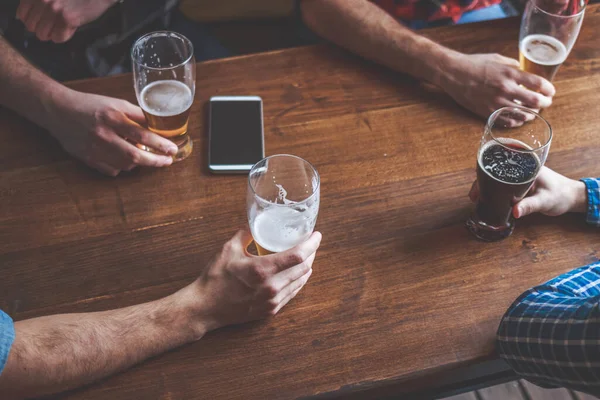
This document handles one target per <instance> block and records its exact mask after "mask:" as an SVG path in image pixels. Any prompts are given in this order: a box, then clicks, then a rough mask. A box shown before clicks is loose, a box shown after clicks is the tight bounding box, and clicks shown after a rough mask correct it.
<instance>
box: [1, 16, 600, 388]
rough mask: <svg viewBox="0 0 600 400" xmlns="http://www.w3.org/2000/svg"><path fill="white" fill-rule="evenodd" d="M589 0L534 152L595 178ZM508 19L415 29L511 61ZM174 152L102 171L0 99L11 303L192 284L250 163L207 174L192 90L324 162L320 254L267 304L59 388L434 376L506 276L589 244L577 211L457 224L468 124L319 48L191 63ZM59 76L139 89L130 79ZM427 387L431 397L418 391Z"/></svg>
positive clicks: (526, 279)
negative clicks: (281, 304) (232, 172)
mask: <svg viewBox="0 0 600 400" xmlns="http://www.w3.org/2000/svg"><path fill="white" fill-rule="evenodd" d="M598 24H600V8H599V7H598V6H590V7H589V9H588V12H587V15H586V17H585V22H584V26H583V29H582V32H581V35H580V38H579V40H578V42H577V44H576V45H575V48H574V50H573V52H572V54H571V56H570V57H569V59H568V60H567V62H566V63H565V65H564V66H563V67H562V68H561V70H560V71H559V73H558V76H557V79H556V81H555V85H556V88H557V93H558V94H557V95H556V97H555V99H554V104H553V106H552V108H550V109H548V110H547V111H544V117H546V118H547V119H548V120H549V121H550V122H551V124H552V126H553V128H554V132H555V136H554V141H553V143H552V150H551V152H550V157H549V159H548V165H549V166H551V167H553V168H555V169H557V170H558V171H560V172H562V173H564V174H566V175H568V176H571V177H582V176H590V175H594V176H595V175H598V172H599V168H598V163H597V160H598V150H599V149H600V132H599V131H598V127H599V126H600V112H598V107H599V104H600V45H599V44H598V41H597V25H598ZM518 26H519V21H518V20H517V19H508V20H502V21H496V22H489V23H484V24H478V25H468V26H458V27H449V28H441V29H433V30H429V31H425V34H426V35H427V36H430V37H432V38H434V39H436V40H438V41H440V42H442V43H443V44H445V45H448V46H450V47H452V48H456V49H459V50H462V51H466V52H471V53H474V52H499V53H502V54H505V55H509V56H513V57H515V56H516V55H517V37H518ZM197 76H198V88H197V95H196V100H195V104H194V106H193V112H192V116H191V125H190V128H191V135H192V137H193V139H194V142H195V143H194V146H195V150H194V153H193V155H192V156H191V158H189V159H188V160H186V161H185V162H182V163H179V164H177V165H174V166H172V167H169V168H167V169H163V170H141V171H137V172H133V173H129V174H127V173H125V174H122V175H121V176H119V177H118V178H116V179H113V178H107V177H103V176H100V175H99V174H97V173H95V172H93V171H91V170H88V169H87V168H86V167H84V166H82V165H81V164H79V163H78V162H76V161H74V160H73V159H71V158H70V157H69V156H67V155H66V154H65V153H64V152H63V151H62V150H61V149H60V147H59V146H58V144H57V143H56V142H55V141H54V140H52V139H50V138H49V137H48V136H47V135H46V133H45V132H44V131H43V130H41V129H39V128H36V127H35V126H33V125H32V124H30V123H28V122H26V121H25V120H23V119H21V118H19V117H17V116H15V115H14V114H12V113H11V112H8V111H6V110H2V111H0V135H1V143H2V146H0V266H1V268H2V279H1V280H0V301H1V303H0V306H1V307H2V309H3V310H5V311H7V312H8V313H10V314H11V315H12V316H14V317H15V319H24V318H29V317H33V316H39V315H45V314H50V313H58V312H75V311H92V310H103V309H107V308H110V307H121V306H125V305H130V304H134V303H138V302H142V301H147V300H151V299H156V298H158V297H160V296H164V295H166V294H168V293H171V292H173V291H175V290H176V289H178V288H180V287H182V286H184V285H185V284H187V283H188V282H190V281H191V280H193V279H194V278H195V277H196V276H197V275H198V274H199V272H200V270H201V269H202V268H203V266H204V265H205V264H206V263H207V261H208V260H209V258H210V257H211V256H212V255H213V254H214V253H215V252H216V251H217V249H219V246H220V245H221V244H222V243H224V242H225V241H226V240H227V239H228V238H230V237H231V236H232V235H233V233H234V232H235V231H236V229H237V228H238V227H240V226H243V225H244V224H245V221H246V214H245V193H246V178H245V177H243V176H213V175H210V174H209V173H208V171H207V166H206V164H207V157H206V154H207V151H206V143H207V140H206V138H207V134H206V130H207V129H206V128H207V124H206V122H207V118H206V108H205V105H206V102H207V100H208V98H209V97H210V96H214V95H241V94H248V95H250V94H252V95H260V96H262V98H263V99H264V106H265V107H264V113H265V135H266V150H267V154H276V153H293V154H296V155H298V156H301V157H304V158H306V159H308V160H310V161H311V162H312V163H313V164H314V165H315V166H316V167H317V169H318V170H319V172H320V173H321V177H322V208H321V211H320V215H319V222H318V229H319V230H320V231H322V232H323V234H324V240H323V244H322V247H321V251H320V252H319V255H318V257H317V260H316V263H315V265H314V274H313V276H312V278H311V281H310V282H309V284H308V285H307V286H306V288H305V289H304V290H303V291H302V292H301V293H300V294H299V295H298V297H297V298H296V299H295V300H294V301H292V302H291V303H290V304H289V305H288V306H287V307H286V308H285V309H284V310H283V311H282V312H281V313H280V314H279V315H278V316H277V317H275V318H274V319H272V320H269V321H266V322H259V323H254V324H248V325H244V326H239V327H233V328H228V329H222V330H220V331H217V332H214V333H211V334H209V335H207V336H206V337H205V338H203V339H202V340H201V341H199V342H197V343H195V344H192V345H189V346H185V347H183V348H180V349H178V350H175V351H173V352H170V353H168V354H165V355H163V356H160V357H157V358H155V359H153V360H150V361H148V362H145V363H143V364H141V365H139V366H137V367H135V368H133V369H132V370H130V371H128V372H125V373H123V374H120V375H117V376H114V377H111V378H109V379H106V380H104V381H103V382H100V383H98V384H96V385H93V386H91V387H89V388H86V389H83V390H80V391H75V392H73V393H69V394H67V395H62V396H58V398H64V399H86V400H94V399H106V398H111V399H218V398H221V399H234V398H239V399H266V398H268V399H271V398H276V399H283V398H297V397H311V396H317V397H322V398H329V397H335V396H339V397H343V398H348V397H352V396H359V395H360V396H362V397H366V398H370V397H375V396H383V395H384V394H390V393H393V392H397V393H404V392H415V391H417V392H419V391H421V392H420V393H424V392H422V391H423V390H425V391H431V390H438V389H439V390H441V389H443V385H446V384H448V382H449V381H448V380H447V377H448V376H450V375H449V374H451V373H453V372H455V371H457V370H464V371H467V372H468V371H471V373H472V374H471V375H469V374H467V375H465V376H466V377H465V378H464V381H460V380H459V381H453V382H454V383H453V385H454V384H468V383H469V382H470V381H469V379H471V378H470V377H472V376H475V375H477V373H480V372H478V371H480V370H479V369H478V367H477V366H478V365H479V363H481V362H483V361H485V360H490V359H494V333H495V330H496V327H497V324H498V321H499V319H500V317H501V316H502V314H503V312H504V311H505V310H506V308H507V307H508V306H509V304H510V303H511V302H512V301H513V300H514V299H515V297H516V296H517V295H518V294H520V293H521V292H522V291H523V290H525V289H527V288H528V287H530V286H532V285H535V284H537V283H540V282H543V281H545V280H547V279H549V278H551V277H553V276H555V275H558V274H560V273H562V272H565V271H567V270H569V269H571V268H574V267H577V266H580V265H583V264H586V263H589V262H591V261H595V260H597V251H598V250H600V245H599V242H600V241H599V239H598V234H597V232H596V231H595V230H594V229H592V228H589V227H586V225H585V224H584V222H583V218H582V217H581V216H565V217H559V218H545V217H531V218H526V219H525V220H523V221H520V222H519V224H518V226H517V229H516V231H515V233H514V235H513V236H512V237H510V238H509V239H507V240H505V241H503V242H500V243H493V244H486V243H481V242H478V241H476V240H474V239H473V238H472V237H471V236H470V234H469V233H468V232H467V230H466V229H465V227H464V221H465V219H466V218H467V216H468V214H469V212H470V210H471V208H472V205H471V204H470V202H469V200H468V198H467V192H468V190H469V187H470V185H471V182H472V181H473V179H474V177H475V171H474V168H475V154H476V151H477V148H478V144H479V140H480V137H481V133H482V129H483V121H482V120H481V119H478V118H476V117H474V116H472V115H470V114H469V113H468V112H466V111H464V110H463V109H461V108H460V107H458V106H457V105H455V104H454V103H453V102H452V101H451V100H450V99H449V98H448V97H447V96H446V95H444V94H442V93H440V92H438V91H435V90H431V89H429V88H426V87H424V86H422V85H420V84H419V83H417V82H415V81H414V80H412V79H409V78H408V77H405V76H402V75H399V74H396V73H392V72H390V71H387V70H385V69H383V68H381V67H378V66H375V65H373V64H370V63H367V62H364V61H362V60H360V59H358V58H356V57H354V56H352V55H349V54H348V53H346V52H344V51H342V50H339V49H336V48H334V47H333V46H328V45H322V46H317V47H307V48H298V49H292V50H284V51H277V52H273V53H268V54H257V55H252V56H246V57H239V58H233V59H228V60H221V61H215V62H207V63H203V64H199V65H198V73H197ZM70 86H71V87H73V88H76V89H78V90H82V91H89V92H95V93H102V94H105V95H110V96H116V97H123V98H126V99H128V100H130V101H135V98H134V93H133V89H132V84H131V77H130V76H120V77H114V78H108V79H98V80H88V81H81V82H74V83H72V84H70ZM428 393H430V392H428Z"/></svg>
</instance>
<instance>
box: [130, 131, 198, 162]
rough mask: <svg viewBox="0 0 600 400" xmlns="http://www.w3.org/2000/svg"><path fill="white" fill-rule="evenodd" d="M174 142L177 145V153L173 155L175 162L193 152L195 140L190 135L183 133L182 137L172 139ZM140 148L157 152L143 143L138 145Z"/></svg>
mask: <svg viewBox="0 0 600 400" xmlns="http://www.w3.org/2000/svg"><path fill="white" fill-rule="evenodd" d="M170 140H171V141H172V142H173V143H175V144H176V145H177V153H176V154H175V155H174V156H173V162H174V163H175V162H177V161H181V160H184V159H186V158H188V156H189V155H190V154H192V149H193V148H194V142H192V139H191V138H190V136H189V135H183V137H182V138H176V139H170ZM137 147H138V149H141V150H144V151H149V152H151V153H155V151H154V150H153V149H151V148H150V147H148V146H144V145H143V144H138V145H137ZM161 154H162V153H161Z"/></svg>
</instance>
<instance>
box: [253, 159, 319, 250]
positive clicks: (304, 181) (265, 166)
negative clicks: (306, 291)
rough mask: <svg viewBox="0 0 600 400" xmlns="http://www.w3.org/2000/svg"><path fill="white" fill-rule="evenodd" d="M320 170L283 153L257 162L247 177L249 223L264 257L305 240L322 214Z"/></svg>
mask: <svg viewBox="0 0 600 400" xmlns="http://www.w3.org/2000/svg"><path fill="white" fill-rule="evenodd" d="M319 201H320V179H319V174H318V173H317V170H316V169H315V168H314V167H313V166H312V165H311V164H310V163H309V162H308V161H305V160H303V159H302V158H300V157H296V156H292V155H287V154H282V155H275V156H271V157H267V158H265V159H263V160H261V161H259V162H258V163H256V164H255V165H254V166H253V167H252V169H251V170H250V173H249V175H248V195H247V198H246V205H247V211H248V223H249V224H250V231H251V232H252V237H253V238H254V242H255V244H256V248H257V250H258V254H259V255H261V256H264V255H268V254H272V253H279V252H282V251H285V250H288V249H291V248H292V247H294V246H296V245H298V244H300V243H302V242H304V241H306V240H307V239H308V238H309V237H310V235H311V234H312V233H313V230H314V228H315V224H316V222H317V215H318V213H319Z"/></svg>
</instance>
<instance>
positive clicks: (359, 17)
mask: <svg viewBox="0 0 600 400" xmlns="http://www.w3.org/2000/svg"><path fill="white" fill-rule="evenodd" d="M301 10H302V16H303V19H304V21H305V22H306V24H307V25H308V26H309V27H310V28H311V29H312V30H314V31H315V32H316V33H317V34H319V35H320V36H322V37H324V38H326V39H328V40H330V41H332V42H334V43H336V44H337V45H339V46H342V47H344V48H346V49H348V50H351V51H353V52H355V53H357V54H359V55H361V56H363V57H365V58H368V59H370V60H373V61H376V62H378V63H380V64H383V65H385V66H387V67H389V68H391V69H393V70H395V71H398V72H403V73H406V74H409V75H412V76H414V77H417V78H419V79H424V80H427V81H430V82H433V83H436V84H439V83H440V74H441V69H440V67H441V65H442V63H444V62H448V61H450V58H451V57H452V56H453V55H454V54H453V53H454V52H453V51H452V50H450V49H447V48H445V47H443V46H441V45H439V44H437V43H435V42H433V41H431V40H429V39H427V38H425V37H423V36H420V35H418V34H416V33H415V32H413V31H411V30H410V29H408V28H406V27H404V26H403V25H402V24H400V23H398V21H396V20H395V19H394V18H393V17H391V16H390V15H389V14H388V13H386V12H385V11H384V10H382V9H381V8H379V7H378V6H377V5H375V4H373V3H371V2H369V1H366V0H304V1H303V2H302V3H301Z"/></svg>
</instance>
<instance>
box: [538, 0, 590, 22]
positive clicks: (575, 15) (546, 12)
mask: <svg viewBox="0 0 600 400" xmlns="http://www.w3.org/2000/svg"><path fill="white" fill-rule="evenodd" d="M531 3H532V5H533V6H534V7H535V8H536V9H538V10H540V11H541V12H543V13H544V14H546V15H550V16H551V17H556V18H575V17H578V16H580V15H581V14H583V12H584V11H585V9H586V8H587V2H586V3H585V4H584V5H583V7H582V8H581V10H580V11H579V12H578V13H576V14H572V15H560V14H554V13H551V12H549V11H546V10H544V9H543V8H542V7H540V6H538V5H537V1H535V0H534V1H532V2H531Z"/></svg>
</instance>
